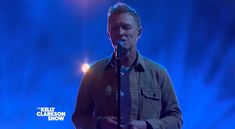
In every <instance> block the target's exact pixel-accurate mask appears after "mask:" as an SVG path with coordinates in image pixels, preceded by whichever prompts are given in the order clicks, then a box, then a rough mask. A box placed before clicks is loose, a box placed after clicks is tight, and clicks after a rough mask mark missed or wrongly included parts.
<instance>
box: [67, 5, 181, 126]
mask: <svg viewBox="0 0 235 129" xmlns="http://www.w3.org/2000/svg"><path fill="white" fill-rule="evenodd" d="M107 31H108V37H109V39H110V41H111V43H112V46H113V48H114V53H113V55H112V56H111V57H108V58H104V59H102V60H100V61H97V62H96V63H94V64H93V65H92V66H91V68H90V69H89V70H88V72H87V73H86V74H85V75H84V77H83V79H82V81H81V85H80V88H79V92H78V96H77V101H76V107H75V111H74V113H73V116H72V120H73V123H74V125H75V127H76V128H85V129H95V128H101V129H116V128H117V87H118V86H117V84H118V79H117V78H118V76H117V75H118V74H117V70H116V54H115V53H116V52H117V50H116V48H117V47H116V45H117V43H118V42H122V43H123V53H122V56H121V59H120V60H121V61H120V62H121V66H122V67H121V74H120V80H121V95H120V96H121V98H120V99H121V122H122V123H121V128H128V129H180V128H181V127H182V123H183V122H182V114H181V111H180V109H179V105H178V102H177V98H176V95H175V92H174V89H173V87H172V83H171V80H170V78H169V76H168V74H167V72H166V70H165V69H164V68H163V67H161V66H160V65H158V64H156V63H154V62H152V61H150V60H148V59H147V58H145V57H143V56H142V55H141V54H140V53H139V52H138V51H137V41H138V39H139V38H140V34H141V23H140V19H139V15H138V14H137V12H136V11H135V10H134V9H132V8H131V7H129V6H128V5H126V4H124V3H117V4H115V5H114V6H112V7H111V8H110V9H109V12H108V26H107Z"/></svg>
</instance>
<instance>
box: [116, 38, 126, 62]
mask: <svg viewBox="0 0 235 129" xmlns="http://www.w3.org/2000/svg"><path fill="white" fill-rule="evenodd" d="M123 48H124V41H123V40H118V41H117V45H116V51H115V56H116V59H120V58H121V57H122V54H123Z"/></svg>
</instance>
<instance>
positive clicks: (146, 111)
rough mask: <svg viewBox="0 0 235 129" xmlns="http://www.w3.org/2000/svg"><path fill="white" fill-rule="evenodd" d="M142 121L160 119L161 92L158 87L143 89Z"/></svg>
mask: <svg viewBox="0 0 235 129" xmlns="http://www.w3.org/2000/svg"><path fill="white" fill-rule="evenodd" d="M141 102H142V112H141V118H142V119H153V118H159V117H160V112H161V90H160V88H157V87H142V88H141Z"/></svg>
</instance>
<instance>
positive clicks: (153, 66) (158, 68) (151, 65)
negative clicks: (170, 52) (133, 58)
mask: <svg viewBox="0 0 235 129" xmlns="http://www.w3.org/2000/svg"><path fill="white" fill-rule="evenodd" d="M143 61H144V65H145V68H147V69H150V70H151V71H155V72H160V73H162V72H166V71H167V70H166V68H165V67H164V66H162V65H161V64H159V63H157V62H155V61H153V60H151V59H149V58H147V57H144V56H143Z"/></svg>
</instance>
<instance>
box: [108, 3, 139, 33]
mask: <svg viewBox="0 0 235 129" xmlns="http://www.w3.org/2000/svg"><path fill="white" fill-rule="evenodd" d="M126 12H127V13H130V14H131V15H132V16H133V17H134V19H135V21H136V23H137V25H138V27H139V29H141V21H140V17H139V14H138V13H137V12H136V11H135V9H133V8H131V7H130V6H128V5H127V4H125V3H121V2H118V3H116V4H115V5H113V6H111V7H110V8H109V10H108V23H109V22H110V18H111V16H113V15H114V14H121V13H126Z"/></svg>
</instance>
